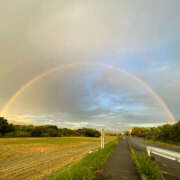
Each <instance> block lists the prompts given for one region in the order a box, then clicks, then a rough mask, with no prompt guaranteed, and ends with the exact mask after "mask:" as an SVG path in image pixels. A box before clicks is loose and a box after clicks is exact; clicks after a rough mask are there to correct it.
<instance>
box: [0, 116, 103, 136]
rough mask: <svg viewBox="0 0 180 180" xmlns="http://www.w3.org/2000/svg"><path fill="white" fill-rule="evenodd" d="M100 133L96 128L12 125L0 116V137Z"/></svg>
mask: <svg viewBox="0 0 180 180" xmlns="http://www.w3.org/2000/svg"><path fill="white" fill-rule="evenodd" d="M100 135H101V133H100V132H99V131H98V130H96V129H90V128H82V129H68V128H58V127H57V126H54V125H44V126H33V125H14V124H9V123H8V121H7V120H6V119H5V118H3V117H0V137H63V136H85V137H100Z"/></svg>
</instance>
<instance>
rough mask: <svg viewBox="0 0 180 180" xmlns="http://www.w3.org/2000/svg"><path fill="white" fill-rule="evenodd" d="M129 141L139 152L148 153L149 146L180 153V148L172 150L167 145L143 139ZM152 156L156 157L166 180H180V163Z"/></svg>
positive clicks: (130, 139)
mask: <svg viewBox="0 0 180 180" xmlns="http://www.w3.org/2000/svg"><path fill="white" fill-rule="evenodd" d="M128 140H129V142H130V143H131V145H132V146H133V148H134V149H135V150H136V151H139V152H142V151H146V146H147V145H149V146H154V147H158V148H162V149H166V150H170V151H175V152H180V148H174V147H173V148H171V147H168V146H165V145H161V144H156V143H151V142H147V141H145V140H144V139H142V138H137V137H128ZM152 156H153V157H155V160H156V162H157V163H158V165H159V167H160V168H161V170H162V172H163V174H164V176H165V179H166V180H180V163H178V162H176V161H173V160H170V159H167V158H164V157H160V156H157V155H154V154H153V155H152Z"/></svg>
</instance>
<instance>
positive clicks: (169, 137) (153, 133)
mask: <svg viewBox="0 0 180 180" xmlns="http://www.w3.org/2000/svg"><path fill="white" fill-rule="evenodd" d="M131 135H132V136H138V137H143V138H146V139H152V140H157V141H163V142H169V143H180V121H179V122H177V123H175V124H173V125H171V124H165V125H163V126H158V127H150V128H145V127H134V128H133V129H132V131H131Z"/></svg>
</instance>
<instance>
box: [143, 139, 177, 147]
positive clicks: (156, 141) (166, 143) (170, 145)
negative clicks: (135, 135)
mask: <svg viewBox="0 0 180 180" xmlns="http://www.w3.org/2000/svg"><path fill="white" fill-rule="evenodd" d="M145 140H146V141H147V142H152V143H156V144H160V145H165V146H168V147H172V148H180V143H177V142H163V141H158V140H152V139H145Z"/></svg>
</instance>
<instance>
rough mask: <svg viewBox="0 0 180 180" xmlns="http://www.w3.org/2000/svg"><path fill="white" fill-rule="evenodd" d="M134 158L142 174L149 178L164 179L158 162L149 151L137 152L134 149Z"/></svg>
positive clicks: (132, 154) (151, 179) (150, 179)
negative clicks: (149, 154) (150, 155)
mask: <svg viewBox="0 0 180 180" xmlns="http://www.w3.org/2000/svg"><path fill="white" fill-rule="evenodd" d="M131 152H132V153H131V156H132V159H133V160H134V162H135V164H136V167H137V170H138V172H139V173H140V174H143V175H145V176H146V177H147V179H148V180H157V179H163V180H164V177H163V175H162V173H161V170H160V168H159V166H158V165H157V164H156V162H155V161H154V160H152V159H151V157H149V156H148V154H147V153H137V152H134V150H132V151H131Z"/></svg>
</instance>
